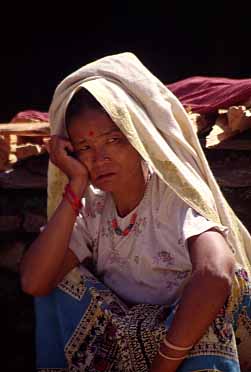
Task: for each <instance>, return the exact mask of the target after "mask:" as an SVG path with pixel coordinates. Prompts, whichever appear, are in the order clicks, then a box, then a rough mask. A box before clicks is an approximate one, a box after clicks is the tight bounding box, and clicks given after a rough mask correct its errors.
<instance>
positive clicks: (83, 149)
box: [77, 145, 90, 152]
mask: <svg viewBox="0 0 251 372" xmlns="http://www.w3.org/2000/svg"><path fill="white" fill-rule="evenodd" d="M89 149H90V146H89V145H85V146H83V147H81V148H80V149H78V150H77V151H78V152H79V151H87V150H89Z"/></svg>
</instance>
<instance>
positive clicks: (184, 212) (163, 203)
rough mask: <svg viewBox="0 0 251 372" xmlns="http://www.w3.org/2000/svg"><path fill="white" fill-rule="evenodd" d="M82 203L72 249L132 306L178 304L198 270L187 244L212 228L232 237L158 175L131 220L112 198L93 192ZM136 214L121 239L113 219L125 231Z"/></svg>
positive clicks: (88, 193) (70, 245)
mask: <svg viewBox="0 0 251 372" xmlns="http://www.w3.org/2000/svg"><path fill="white" fill-rule="evenodd" d="M82 202H83V208H82V211H81V214H80V215H79V216H78V217H77V220H76V223H75V225H74V229H73V233H72V236H71V239H70V243H69V247H70V249H71V250H72V251H73V252H74V253H75V255H76V256H77V257H78V259H79V261H80V262H82V261H83V260H84V259H85V258H87V257H89V258H92V259H93V261H94V264H95V267H96V272H97V275H98V276H100V277H101V278H102V280H103V281H104V283H105V284H106V285H107V286H108V287H110V288H111V289H112V290H113V291H114V292H115V293H117V295H118V296H120V297H121V298H122V299H124V300H125V301H127V302H129V303H132V304H135V303H150V304H168V305H170V304H172V303H174V302H175V301H176V300H177V299H178V298H179V297H180V295H181V293H182V290H183V288H184V286H185V284H186V283H187V281H188V279H189V276H190V274H191V270H192V265H191V260H190V256H189V252H188V246H187V239H188V238H190V237H191V236H194V235H198V234H200V233H202V232H204V231H206V230H208V229H210V228H212V227H217V228H218V229H219V231H222V232H223V233H224V234H226V232H227V228H225V227H222V226H217V225H215V224H214V223H213V222H212V221H208V220H207V219H205V218H204V217H202V216H201V215H199V214H198V213H196V212H195V211H194V210H193V209H192V208H190V207H189V206H188V205H187V204H185V203H184V202H183V201H182V200H181V199H180V198H179V197H178V196H177V195H176V194H175V193H174V192H173V191H172V190H170V189H169V188H168V186H167V185H166V184H165V183H164V182H163V181H161V180H160V179H159V177H158V176H157V175H156V174H152V176H151V178H150V180H149V181H148V185H147V187H146V191H145V195H144V197H143V199H142V200H141V202H140V203H139V205H138V206H137V207H136V208H135V209H134V210H133V211H132V212H130V214H128V215H127V216H126V217H123V218H121V217H119V216H118V214H117V211H116V207H115V204H114V202H113V199H112V197H111V194H110V193H104V192H102V191H100V190H97V189H94V188H92V187H90V188H89V190H88V192H87V194H86V196H85V197H84V198H83V200H82ZM135 212H136V213H137V218H136V221H135V223H134V225H133V227H132V229H131V230H130V232H129V234H128V235H126V236H123V235H117V233H116V232H115V230H114V227H113V225H112V220H113V219H114V218H116V220H117V223H118V226H119V228H120V229H121V230H122V231H123V230H124V229H126V227H127V226H128V225H129V224H130V220H131V217H132V215H133V214H134V213H135ZM201 249H203V247H202V248H201Z"/></svg>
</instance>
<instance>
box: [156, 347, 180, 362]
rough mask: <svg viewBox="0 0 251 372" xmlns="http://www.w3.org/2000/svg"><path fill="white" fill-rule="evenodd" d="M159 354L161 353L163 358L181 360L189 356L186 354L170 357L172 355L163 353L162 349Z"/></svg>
mask: <svg viewBox="0 0 251 372" xmlns="http://www.w3.org/2000/svg"><path fill="white" fill-rule="evenodd" d="M159 355H161V356H162V357H163V358H165V359H168V360H181V359H185V358H186V357H187V356H186V355H184V356H183V357H179V358H174V357H170V356H168V355H166V354H163V353H162V352H161V351H160V349H159Z"/></svg>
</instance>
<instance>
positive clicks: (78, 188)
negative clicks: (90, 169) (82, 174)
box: [69, 178, 88, 199]
mask: <svg viewBox="0 0 251 372" xmlns="http://www.w3.org/2000/svg"><path fill="white" fill-rule="evenodd" d="M69 185H70V187H71V189H72V190H73V191H74V193H75V194H76V196H77V197H78V198H80V199H81V198H82V197H83V195H84V193H85V191H86V189H87V187H88V182H87V181H86V180H83V179H81V178H78V179H71V180H69Z"/></svg>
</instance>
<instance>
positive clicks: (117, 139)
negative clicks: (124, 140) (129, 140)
mask: <svg viewBox="0 0 251 372" xmlns="http://www.w3.org/2000/svg"><path fill="white" fill-rule="evenodd" d="M119 140H120V138H118V137H112V138H108V140H107V142H108V143H114V142H119Z"/></svg>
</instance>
